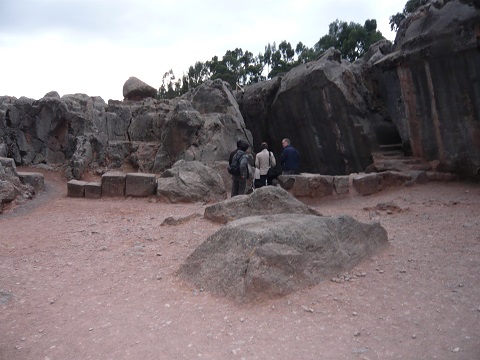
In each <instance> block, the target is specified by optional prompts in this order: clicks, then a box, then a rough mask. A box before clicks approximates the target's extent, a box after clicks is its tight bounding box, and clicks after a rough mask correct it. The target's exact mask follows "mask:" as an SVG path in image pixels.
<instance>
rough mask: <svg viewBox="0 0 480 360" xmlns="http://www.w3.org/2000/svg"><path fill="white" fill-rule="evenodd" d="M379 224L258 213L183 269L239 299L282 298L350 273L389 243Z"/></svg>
mask: <svg viewBox="0 0 480 360" xmlns="http://www.w3.org/2000/svg"><path fill="white" fill-rule="evenodd" d="M387 241H388V238H387V232H386V230H385V229H384V228H383V227H381V226H380V225H379V224H378V223H376V224H362V223H359V222H357V221H356V220H354V219H353V218H351V217H348V216H339V217H321V216H312V215H301V214H278V215H270V216H254V217H247V218H243V219H240V220H236V221H233V222H231V223H229V224H228V225H226V226H224V227H223V228H222V229H220V230H219V231H217V232H216V233H215V234H213V235H212V236H210V237H209V238H208V239H207V240H206V241H205V242H204V243H203V244H201V245H200V246H199V247H198V248H197V249H196V250H195V251H194V252H193V253H192V254H191V255H190V256H188V258H187V259H186V260H185V262H184V264H183V265H182V266H181V268H180V270H179V274H180V275H181V277H182V278H183V279H185V280H187V281H189V282H191V283H193V284H194V286H195V287H197V288H201V289H205V290H208V291H210V292H212V293H214V294H218V295H222V296H227V297H230V298H232V299H235V300H236V301H238V302H244V301H251V300H255V299H262V298H266V297H272V296H280V295H285V294H288V293H291V292H293V291H296V290H299V289H302V288H305V287H308V286H312V285H315V284H318V283H319V282H320V281H322V280H325V279H326V278H328V277H330V276H332V275H338V274H339V273H340V272H344V271H348V270H350V269H352V268H353V267H354V266H355V265H357V264H359V263H360V262H361V261H363V260H365V259H367V258H368V257H369V256H371V255H372V254H374V253H376V252H377V251H379V250H380V249H381V248H383V247H385V246H386V245H387Z"/></svg>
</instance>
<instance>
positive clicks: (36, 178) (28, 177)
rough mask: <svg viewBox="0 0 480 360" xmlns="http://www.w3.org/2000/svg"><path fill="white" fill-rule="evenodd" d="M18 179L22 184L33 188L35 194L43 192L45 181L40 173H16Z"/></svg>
mask: <svg viewBox="0 0 480 360" xmlns="http://www.w3.org/2000/svg"><path fill="white" fill-rule="evenodd" d="M18 178H19V179H20V181H21V182H22V183H23V184H26V185H30V186H31V187H33V189H34V190H35V193H37V194H38V193H39V192H41V191H44V190H45V180H44V177H43V174H42V173H37V172H18Z"/></svg>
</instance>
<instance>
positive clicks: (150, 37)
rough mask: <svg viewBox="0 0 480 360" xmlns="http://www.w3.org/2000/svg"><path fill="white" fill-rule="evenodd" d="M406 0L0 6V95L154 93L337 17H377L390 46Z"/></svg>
mask: <svg viewBox="0 0 480 360" xmlns="http://www.w3.org/2000/svg"><path fill="white" fill-rule="evenodd" d="M405 3H406V0H384V1H378V0H335V1H323V0H294V1H293V0H290V1H283V0H272V1H270V0H252V1H250V0H243V1H230V0H198V1H197V0H195V1H194V0H177V1H175V0H131V1H127V0H0V96H2V95H9V96H15V97H17V98H19V97H21V96H27V97H30V98H34V99H40V98H42V97H43V96H44V95H45V94H46V93H47V92H49V91H53V90H55V91H57V92H58V93H59V94H60V96H63V95H65V94H74V93H84V94H87V95H90V96H101V97H102V98H103V99H104V100H105V101H108V100H109V99H115V100H122V99H123V93H122V90H123V84H124V83H125V81H126V80H127V79H128V78H129V77H131V76H135V77H137V78H139V79H140V80H142V81H144V82H146V83H147V84H149V85H151V86H153V87H155V88H157V89H158V88H159V87H160V85H161V82H162V76H163V74H164V73H165V72H166V71H168V70H169V69H173V71H174V73H175V75H177V76H181V75H182V74H183V72H186V71H187V70H188V67H189V66H190V65H194V64H195V62H196V61H202V62H204V61H207V60H211V58H212V57H213V56H215V55H217V56H218V57H220V58H221V57H222V56H223V55H224V54H225V52H226V51H227V50H233V49H235V48H241V49H243V50H244V51H245V50H248V51H250V52H252V53H253V54H254V55H258V54H259V53H260V52H262V53H263V52H264V49H265V45H267V44H268V43H273V42H276V43H277V44H279V43H280V42H281V41H283V40H286V41H287V42H290V43H291V45H292V47H295V46H296V44H297V43H298V42H299V41H301V42H302V43H303V44H304V45H306V46H308V47H313V45H314V44H315V43H316V42H317V41H318V40H319V39H320V38H321V37H322V36H323V35H326V34H327V33H328V25H329V24H330V23H332V22H333V21H335V20H336V19H339V20H342V21H347V22H350V21H353V22H356V23H360V24H362V25H363V24H364V22H365V20H367V19H376V20H377V24H378V30H380V31H381V32H382V34H383V35H384V36H385V37H386V38H387V39H389V40H392V41H393V40H394V36H395V34H394V33H392V32H391V31H390V26H389V24H388V21H389V17H390V15H393V14H396V13H397V12H401V10H402V9H403V6H404V5H405Z"/></svg>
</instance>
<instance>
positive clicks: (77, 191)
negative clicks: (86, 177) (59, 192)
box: [67, 180, 87, 197]
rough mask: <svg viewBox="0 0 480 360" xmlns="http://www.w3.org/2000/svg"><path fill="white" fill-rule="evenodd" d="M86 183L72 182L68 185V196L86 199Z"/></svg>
mask: <svg viewBox="0 0 480 360" xmlns="http://www.w3.org/2000/svg"><path fill="white" fill-rule="evenodd" d="M86 184H87V182H86V181H80V180H70V181H69V182H68V183H67V196H71V197H84V196H85V185H86Z"/></svg>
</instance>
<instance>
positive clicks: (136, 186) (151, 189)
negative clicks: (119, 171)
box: [125, 173, 157, 197]
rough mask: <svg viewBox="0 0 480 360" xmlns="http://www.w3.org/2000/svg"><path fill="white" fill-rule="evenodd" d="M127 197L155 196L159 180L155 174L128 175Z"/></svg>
mask: <svg viewBox="0 0 480 360" xmlns="http://www.w3.org/2000/svg"><path fill="white" fill-rule="evenodd" d="M125 183H126V189H125V195H126V196H138V197H147V196H151V195H154V194H155V191H156V187H157V180H156V177H155V174H144V173H129V174H127V175H126V181H125Z"/></svg>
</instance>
